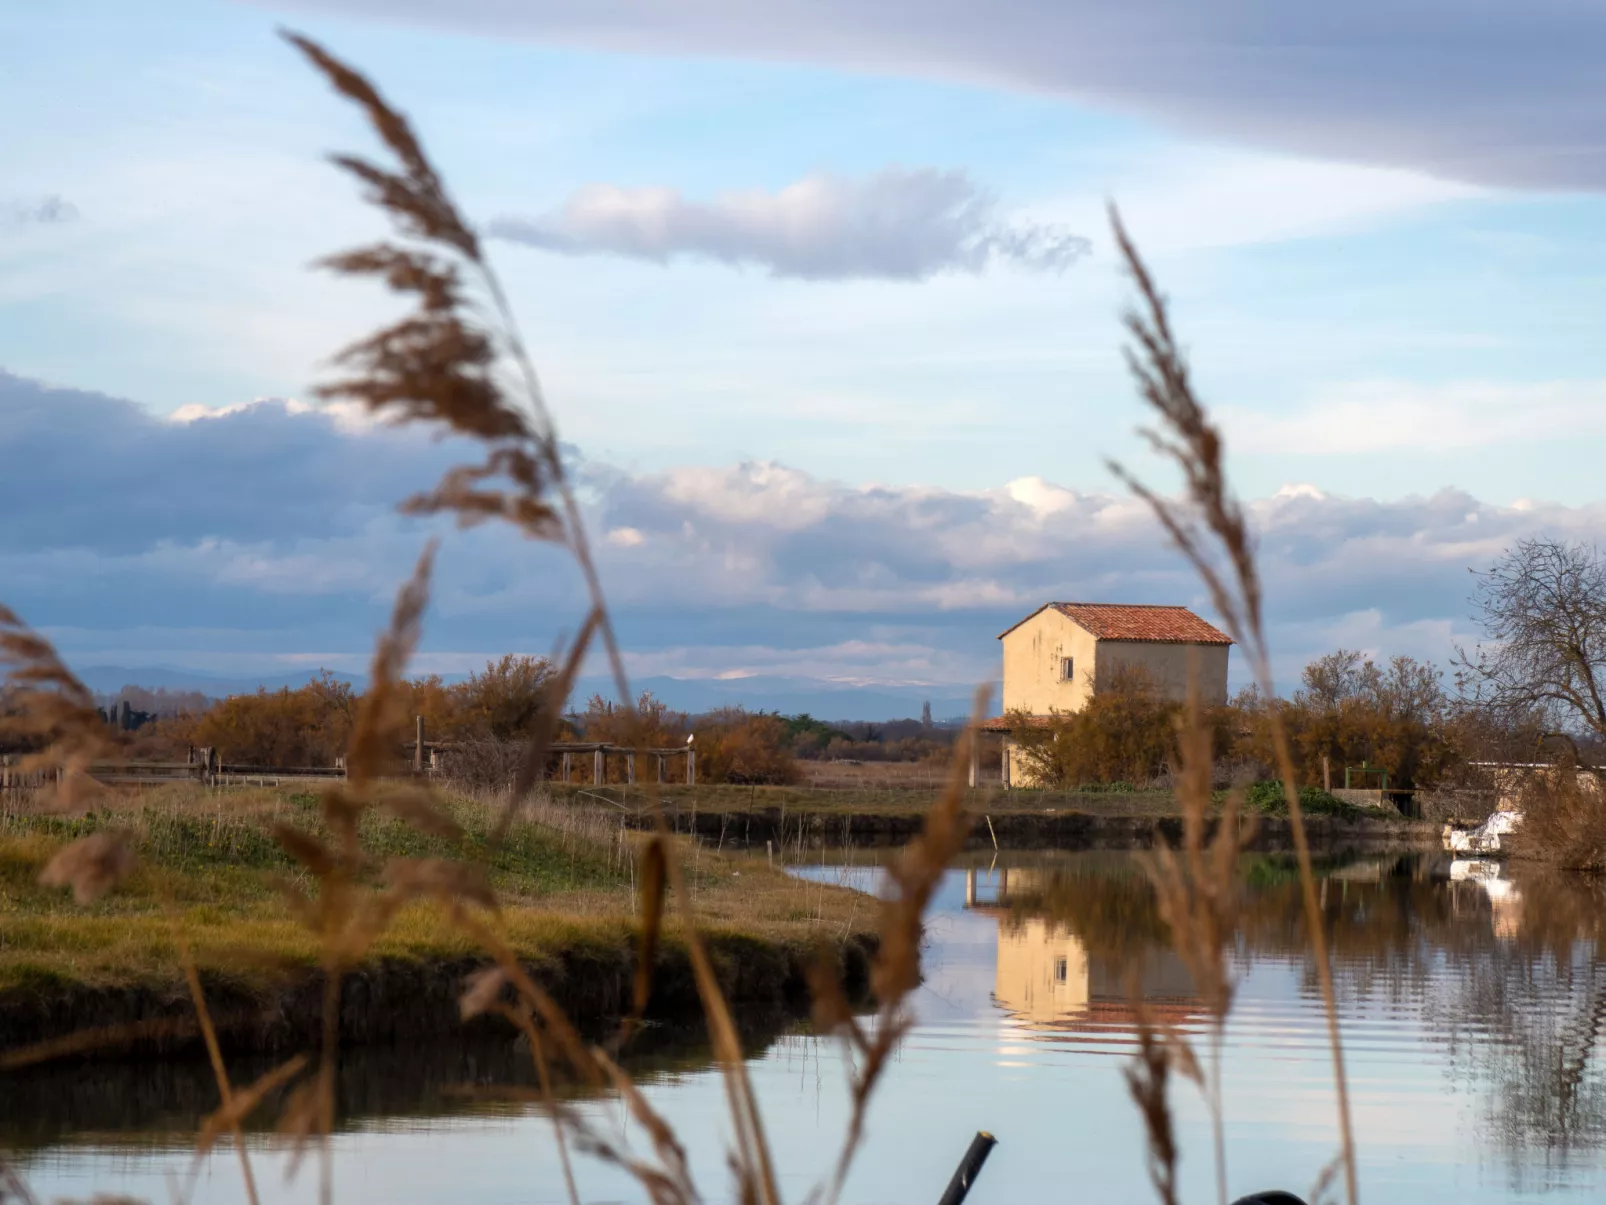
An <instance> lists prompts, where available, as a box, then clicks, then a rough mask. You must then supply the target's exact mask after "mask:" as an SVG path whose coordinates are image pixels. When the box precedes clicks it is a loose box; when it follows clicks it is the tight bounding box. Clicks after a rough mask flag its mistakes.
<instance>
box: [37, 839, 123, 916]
mask: <svg viewBox="0 0 1606 1205" xmlns="http://www.w3.org/2000/svg"><path fill="white" fill-rule="evenodd" d="M136 861H137V859H136V858H135V857H134V847H133V845H132V844H131V843H130V841H129V839H128V834H127V833H126V832H99V833H91V834H90V835H89V836H87V837H83V838H80V839H79V840H77V841H74V842H73V843H72V844H71V845H68V846H67V847H66V848H64V849H63V850H62V851H61V852H60V853H58V854H57V855H56V856H55V857H53V858H51V859H50V861H49V863H47V864H46V866H45V868H44V870H42V871H40V872H39V883H40V885H41V886H44V887H71V888H72V894H73V899H74V900H76V901H77V902H78V903H80V904H92V903H94V902H95V901H96V900H98V899H99V898H100V897H101V896H103V895H105V894H106V893H107V892H108V891H110V890H111V889H112V888H113V887H115V886H117V884H118V883H120V882H121V881H122V880H123V879H124V878H126V877H127V876H128V875H129V874H130V873H132V871H133V869H134V865H135V863H136Z"/></svg>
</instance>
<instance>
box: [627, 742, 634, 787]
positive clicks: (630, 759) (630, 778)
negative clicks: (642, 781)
mask: <svg viewBox="0 0 1606 1205" xmlns="http://www.w3.org/2000/svg"><path fill="white" fill-rule="evenodd" d="M625 782H626V783H627V784H628V785H630V786H635V785H636V751H635V750H634V749H632V750H631V751H630V752H629V753H626V754H625Z"/></svg>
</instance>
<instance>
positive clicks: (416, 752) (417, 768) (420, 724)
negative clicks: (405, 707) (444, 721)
mask: <svg viewBox="0 0 1606 1205" xmlns="http://www.w3.org/2000/svg"><path fill="white" fill-rule="evenodd" d="M423 772H424V717H423V716H421V715H419V716H414V717H413V773H414V774H422V773H423Z"/></svg>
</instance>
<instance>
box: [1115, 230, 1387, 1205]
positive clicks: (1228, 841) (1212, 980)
mask: <svg viewBox="0 0 1606 1205" xmlns="http://www.w3.org/2000/svg"><path fill="white" fill-rule="evenodd" d="M1110 222H1111V226H1112V227H1113V229H1114V232H1115V241H1116V245H1117V247H1118V248H1119V249H1120V254H1121V258H1122V261H1123V263H1124V264H1125V266H1126V270H1127V273H1128V275H1129V276H1130V277H1131V279H1132V283H1133V284H1134V285H1135V286H1136V288H1137V292H1138V302H1137V305H1136V306H1135V307H1134V308H1133V309H1131V310H1130V311H1128V313H1127V315H1126V319H1125V324H1126V329H1127V333H1128V335H1129V336H1130V337H1131V340H1132V343H1131V345H1130V346H1128V348H1127V349H1126V361H1127V366H1128V368H1129V369H1130V370H1131V373H1132V376H1133V379H1134V380H1135V381H1136V383H1137V387H1138V394H1139V396H1140V397H1141V398H1142V399H1143V401H1144V402H1145V403H1146V404H1147V405H1148V407H1149V408H1150V410H1151V411H1152V412H1153V415H1154V419H1155V425H1154V426H1153V427H1147V428H1144V429H1143V430H1142V434H1143V436H1144V437H1145V438H1146V439H1147V440H1148V442H1149V445H1150V446H1151V447H1152V448H1153V449H1154V450H1155V451H1156V452H1157V453H1159V454H1160V455H1161V456H1162V457H1164V458H1165V459H1167V460H1169V461H1170V462H1171V463H1172V464H1173V465H1174V466H1176V468H1177V469H1178V470H1179V471H1180V473H1181V476H1182V483H1183V489H1182V496H1181V498H1180V499H1178V500H1173V499H1171V498H1168V497H1166V496H1165V495H1163V494H1161V493H1159V492H1157V491H1156V490H1153V489H1151V488H1149V487H1148V486H1146V485H1144V484H1143V483H1142V482H1141V481H1139V480H1138V479H1137V478H1135V477H1134V476H1133V475H1132V474H1131V473H1129V472H1128V471H1127V470H1126V469H1125V468H1124V467H1122V466H1121V465H1119V464H1116V463H1114V462H1111V464H1110V468H1111V470H1112V471H1113V472H1114V473H1115V474H1116V476H1117V477H1119V478H1120V479H1121V480H1122V481H1123V482H1125V483H1126V484H1127V486H1128V487H1129V488H1130V489H1131V490H1132V491H1133V492H1134V493H1135V494H1136V495H1137V496H1138V497H1139V498H1141V499H1143V501H1145V502H1146V503H1148V505H1149V508H1150V510H1152V511H1153V513H1154V516H1155V518H1156V519H1157V520H1158V521H1159V523H1160V525H1161V527H1162V528H1164V529H1165V531H1166V533H1167V535H1169V536H1170V538H1171V541H1172V543H1173V544H1174V545H1175V546H1176V547H1177V549H1178V550H1179V551H1180V552H1181V553H1182V554H1183V556H1184V557H1186V558H1187V560H1188V561H1189V563H1191V564H1192V565H1193V567H1194V569H1195V570H1196V571H1197V572H1198V574H1199V577H1200V579H1201V580H1202V581H1203V582H1204V585H1205V588H1206V590H1207V591H1208V592H1209V594H1210V600H1211V602H1212V603H1213V604H1214V606H1215V609H1216V613H1217V614H1218V615H1219V616H1220V617H1221V620H1222V622H1223V625H1224V626H1225V628H1226V630H1227V634H1228V635H1230V636H1231V637H1232V638H1233V641H1234V642H1235V643H1236V644H1237V645H1238V647H1239V648H1240V649H1242V650H1243V651H1244V654H1245V656H1246V657H1247V659H1248V661H1249V666H1250V671H1251V672H1252V673H1253V675H1254V679H1255V682H1256V684H1257V685H1258V686H1259V688H1260V690H1261V692H1262V694H1263V695H1264V696H1265V697H1266V698H1272V697H1273V696H1274V694H1275V691H1274V684H1273V682H1272V673H1271V650H1270V646H1269V645H1268V643H1267V639H1266V628H1265V620H1264V615H1263V613H1262V607H1261V604H1262V595H1261V582H1260V573H1259V569H1258V566H1257V565H1256V561H1255V544H1254V538H1253V536H1252V534H1251V532H1250V530H1249V523H1248V520H1247V518H1246V516H1245V514H1244V509H1243V504H1242V503H1241V502H1239V501H1238V499H1237V497H1236V496H1235V495H1234V493H1233V491H1232V488H1231V486H1230V484H1229V482H1228V478H1227V470H1226V459H1225V450H1224V449H1225V445H1224V443H1223V441H1222V438H1221V433H1220V431H1219V430H1218V429H1217V428H1216V426H1215V424H1214V423H1213V422H1212V421H1211V419H1210V415H1209V413H1208V412H1207V411H1206V409H1205V407H1204V406H1203V405H1202V404H1201V403H1200V401H1199V399H1198V397H1197V395H1196V394H1195V393H1194V390H1193V384H1192V381H1191V379H1190V376H1189V372H1188V365H1187V361H1186V358H1185V357H1184V356H1183V354H1182V350H1181V348H1180V347H1179V345H1178V344H1177V341H1176V335H1175V333H1174V332H1173V330H1172V327H1171V319H1170V314H1169V312H1168V309H1167V305H1166V300H1165V298H1164V296H1162V294H1161V293H1160V291H1159V288H1158V287H1157V285H1156V284H1155V282H1154V278H1153V277H1152V276H1151V275H1150V273H1149V270H1148V268H1147V267H1146V266H1145V264H1144V262H1143V259H1142V257H1141V256H1140V255H1139V254H1138V250H1137V247H1136V246H1135V245H1134V244H1133V242H1132V240H1131V239H1130V238H1129V237H1128V236H1127V232H1126V229H1125V227H1123V226H1122V224H1121V219H1120V216H1119V214H1117V213H1116V212H1115V210H1114V208H1113V207H1112V209H1111V211H1110ZM1268 719H1269V724H1270V728H1271V735H1272V744H1273V748H1274V750H1275V752H1276V758H1277V767H1278V773H1279V776H1280V778H1281V779H1282V784H1283V795H1284V798H1285V799H1286V800H1287V803H1288V817H1289V829H1290V831H1291V832H1292V834H1293V839H1294V853H1295V856H1296V858H1297V860H1298V863H1299V882H1300V891H1301V896H1302V901H1303V905H1304V912H1305V919H1306V926H1307V930H1308V933H1309V937H1310V948H1311V958H1312V960H1313V961H1314V963H1315V965H1316V976H1317V981H1318V983H1319V984H1320V987H1321V994H1322V1008H1323V1012H1324V1013H1325V1014H1326V1020H1327V1038H1328V1047H1329V1050H1330V1052H1331V1057H1332V1066H1333V1083H1334V1089H1335V1095H1336V1098H1337V1106H1338V1108H1337V1113H1338V1117H1337V1120H1338V1132H1339V1159H1340V1161H1341V1163H1342V1166H1343V1169H1344V1188H1345V1197H1346V1200H1347V1201H1348V1205H1356V1201H1357V1199H1358V1191H1359V1190H1358V1187H1357V1184H1356V1174H1355V1141H1354V1133H1353V1129H1352V1126H1351V1121H1350V1107H1349V1088H1348V1083H1347V1080H1346V1077H1345V1074H1344V1047H1343V1041H1342V1038H1341V1035H1340V1033H1339V1025H1338V1007H1337V1002H1336V1001H1335V999H1334V996H1333V973H1332V966H1331V964H1330V962H1329V959H1328V954H1327V935H1326V932H1325V930H1324V928H1323V924H1322V913H1321V909H1320V907H1319V905H1318V902H1317V897H1316V878H1315V874H1314V873H1313V871H1312V869H1311V861H1310V843H1309V840H1308V839H1307V837H1306V833H1305V819H1304V814H1303V812H1302V811H1301V809H1300V805H1299V790H1298V787H1297V785H1296V782H1295V776H1294V763H1293V758H1292V756H1291V755H1290V752H1289V745H1288V734H1287V732H1286V731H1285V730H1284V728H1283V724H1282V720H1281V716H1280V715H1279V713H1278V711H1277V709H1276V708H1275V707H1273V708H1270V709H1268ZM1209 740H1210V738H1209V733H1208V731H1207V729H1206V727H1205V725H1204V723H1203V720H1202V718H1201V716H1200V715H1199V712H1198V708H1197V706H1196V705H1193V706H1190V709H1189V716H1188V718H1187V720H1186V722H1185V723H1184V726H1183V730H1182V733H1181V740H1180V744H1181V753H1182V764H1183V774H1182V782H1181V784H1180V787H1179V791H1178V796H1179V801H1180V802H1181V804H1182V806H1183V812H1184V816H1185V818H1186V836H1185V839H1184V846H1185V857H1184V863H1183V864H1182V865H1179V864H1178V863H1176V862H1175V861H1173V860H1171V859H1170V858H1169V857H1166V856H1162V858H1161V860H1160V862H1159V864H1158V866H1157V867H1155V868H1154V870H1155V874H1154V879H1155V882H1156V886H1157V888H1158V890H1159V893H1160V900H1161V906H1162V908H1163V909H1164V910H1165V911H1166V915H1167V920H1168V921H1169V922H1170V923H1171V926H1172V937H1173V941H1174V942H1175V943H1176V946H1177V950H1178V953H1179V954H1180V955H1181V956H1182V957H1183V959H1184V961H1186V962H1188V964H1189V967H1190V969H1191V970H1194V972H1195V974H1196V976H1197V975H1200V974H1202V975H1203V976H1204V978H1203V980H1202V984H1203V987H1204V995H1205V998H1206V1002H1207V1004H1208V1005H1209V1007H1210V1012H1211V1015H1212V1018H1213V1021H1214V1033H1215V1035H1216V1036H1215V1041H1216V1044H1217V1046H1218V1048H1219V1043H1220V1034H1221V1032H1222V1027H1223V1025H1224V1023H1225V1017H1226V1013H1227V1011H1228V1010H1229V1009H1230V1008H1231V1003H1232V996H1231V979H1230V977H1229V976H1228V975H1227V973H1226V970H1225V966H1224V963H1223V961H1222V960H1223V958H1224V943H1225V941H1226V938H1227V936H1228V935H1229V934H1230V933H1231V924H1230V922H1231V920H1232V917H1233V916H1234V914H1235V909H1236V905H1235V902H1234V900H1235V893H1236V870H1235V867H1233V866H1232V865H1231V863H1232V862H1233V860H1234V859H1235V857H1236V845H1237V840H1238V839H1237V838H1235V837H1233V836H1231V835H1230V834H1231V833H1232V832H1235V831H1236V830H1237V825H1236V823H1235V820H1236V812H1237V809H1238V806H1239V802H1240V801H1239V800H1238V798H1237V797H1236V796H1233V797H1232V798H1231V799H1229V802H1228V805H1227V810H1226V811H1225V812H1224V813H1223V814H1222V816H1221V818H1220V821H1219V823H1218V828H1217V835H1216V838H1215V840H1214V842H1213V843H1212V844H1211V846H1210V856H1209V857H1208V858H1207V857H1206V851H1205V845H1204V837H1203V817H1204V813H1205V808H1206V807H1207V806H1208V800H1209V794H1210V791H1209V786H1210V783H1209V777H1208V776H1209ZM1201 776H1202V777H1201ZM1171 1048H1172V1049H1173V1051H1175V1052H1176V1055H1177V1059H1178V1061H1179V1063H1180V1064H1181V1065H1182V1066H1184V1067H1186V1068H1187V1069H1188V1072H1189V1074H1190V1077H1191V1078H1195V1079H1197V1080H1198V1081H1199V1082H1200V1084H1201V1086H1203V1087H1205V1089H1206V1094H1207V1097H1208V1098H1209V1099H1210V1101H1211V1103H1212V1114H1213V1117H1214V1119H1215V1122H1214V1128H1215V1141H1216V1150H1217V1167H1218V1173H1217V1192H1218V1195H1219V1196H1220V1197H1221V1199H1222V1202H1223V1205H1225V1198H1226V1173H1225V1149H1224V1140H1223V1137H1222V1126H1221V1119H1220V1103H1221V1101H1220V1080H1219V1062H1220V1060H1219V1057H1217V1058H1216V1059H1215V1060H1214V1065H1215V1066H1216V1068H1217V1070H1216V1072H1215V1073H1214V1074H1213V1075H1212V1076H1211V1077H1210V1080H1209V1082H1208V1083H1206V1081H1205V1079H1204V1077H1203V1076H1202V1075H1200V1074H1199V1073H1198V1071H1197V1068H1198V1063H1197V1060H1195V1059H1194V1058H1193V1055H1192V1052H1191V1050H1187V1049H1186V1047H1185V1046H1184V1045H1183V1044H1180V1042H1179V1041H1177V1040H1173V1041H1172V1042H1171ZM1146 1083H1147V1084H1148V1086H1149V1088H1150V1089H1152V1077H1151V1080H1150V1081H1146ZM1161 1095H1162V1096H1163V1091H1162V1093H1161ZM1150 1096H1151V1097H1152V1096H1153V1092H1152V1090H1151V1091H1150ZM1140 1104H1142V1105H1143V1108H1144V1113H1145V1117H1146V1118H1149V1117H1150V1115H1151V1103H1150V1102H1145V1101H1144V1099H1143V1098H1142V1096H1141V1094H1140ZM1150 1133H1151V1137H1153V1138H1154V1139H1155V1142H1156V1144H1157V1145H1161V1146H1166V1147H1167V1148H1168V1149H1169V1146H1170V1141H1169V1132H1166V1133H1164V1134H1159V1133H1157V1132H1156V1129H1155V1124H1154V1122H1153V1121H1152V1120H1151V1122H1150ZM1173 1153H1174V1152H1173ZM1157 1179H1158V1178H1157ZM1161 1196H1162V1197H1164V1198H1166V1199H1167V1200H1168V1201H1169V1199H1170V1198H1169V1197H1168V1194H1167V1193H1166V1191H1165V1190H1164V1189H1163V1188H1162V1192H1161Z"/></svg>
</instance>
